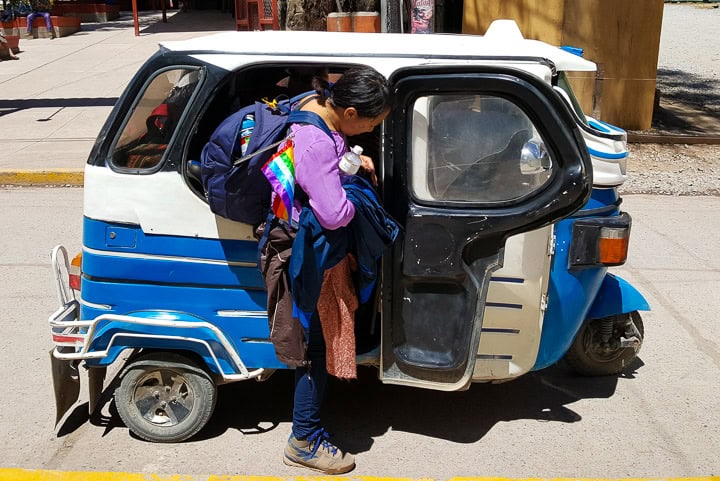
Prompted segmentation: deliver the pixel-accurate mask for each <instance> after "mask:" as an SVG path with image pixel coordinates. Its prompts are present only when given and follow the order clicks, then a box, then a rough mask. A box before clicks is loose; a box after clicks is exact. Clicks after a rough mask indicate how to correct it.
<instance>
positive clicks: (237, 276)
mask: <svg viewBox="0 0 720 481" xmlns="http://www.w3.org/2000/svg"><path fill="white" fill-rule="evenodd" d="M106 252H107V251H102V252H99V251H95V252H90V251H87V250H85V251H84V252H83V265H82V269H83V275H84V276H85V277H90V278H96V279H105V280H110V279H114V280H120V281H127V282H143V283H155V284H174V285H177V286H178V287H181V288H183V287H190V286H196V287H197V286H216V287H227V288H236V289H237V288H242V289H249V290H258V291H261V290H263V291H264V290H265V282H264V281H263V278H262V275H261V274H260V271H259V270H258V268H257V267H256V266H253V267H243V266H232V265H227V264H222V263H219V264H209V263H204V262H202V261H194V260H190V259H187V258H167V259H160V258H148V257H142V254H141V255H139V256H138V257H122V256H116V255H113V254H112V253H111V252H107V253H106ZM88 300H89V299H88ZM91 302H94V301H91Z"/></svg>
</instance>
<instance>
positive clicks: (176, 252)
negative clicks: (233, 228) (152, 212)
mask: <svg viewBox="0 0 720 481" xmlns="http://www.w3.org/2000/svg"><path fill="white" fill-rule="evenodd" d="M115 227H116V228H119V229H122V230H125V231H126V230H133V231H134V233H135V245H133V246H129V247H120V246H112V247H110V246H108V244H110V241H111V239H110V238H109V233H110V231H112V229H113V228H115ZM124 236H128V234H127V233H126V234H124ZM83 245H84V246H85V247H88V248H90V249H97V250H108V251H117V252H138V253H143V254H152V255H163V256H176V257H189V258H204V259H212V260H222V261H225V260H226V261H230V262H248V263H253V264H255V263H257V242H255V241H244V240H227V239H222V240H221V239H204V238H199V237H183V236H168V235H155V234H146V233H145V232H144V231H143V230H142V228H141V227H140V226H139V225H135V224H119V223H111V222H104V221H99V220H95V219H90V218H88V217H85V218H84V220H83Z"/></svg>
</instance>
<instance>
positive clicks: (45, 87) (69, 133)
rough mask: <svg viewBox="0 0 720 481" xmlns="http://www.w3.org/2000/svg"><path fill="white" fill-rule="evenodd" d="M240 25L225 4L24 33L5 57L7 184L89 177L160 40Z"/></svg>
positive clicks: (1, 177)
mask: <svg viewBox="0 0 720 481" xmlns="http://www.w3.org/2000/svg"><path fill="white" fill-rule="evenodd" d="M232 30H235V22H234V17H233V16H232V15H231V14H230V13H222V12H220V11H218V10H194V11H188V12H176V11H169V12H168V22H167V23H163V22H162V18H161V13H160V12H159V11H158V12H142V13H141V17H140V36H138V37H136V36H135V34H134V28H133V21H132V15H131V14H130V13H129V12H121V17H120V18H119V19H118V20H116V21H113V22H105V23H83V24H82V30H81V31H80V32H77V33H75V34H73V35H70V36H68V37H61V38H57V39H54V40H50V39H41V38H38V39H25V38H22V39H21V40H20V53H19V57H20V60H17V61H10V60H7V61H2V62H0V92H2V93H1V94H0V132H1V134H0V185H3V184H20V185H22V184H53V185H58V184H59V185H63V184H68V185H82V171H83V168H84V165H85V162H86V161H87V157H88V154H89V153H90V149H91V148H92V145H93V143H94V141H95V138H96V137H97V135H98V133H99V131H100V128H101V127H102V125H103V123H104V122H105V119H106V118H107V116H108V114H109V113H110V111H111V109H112V106H113V105H114V104H115V101H116V100H117V98H118V97H119V96H120V94H122V92H123V90H124V88H125V86H126V85H127V84H128V82H129V81H130V79H131V78H132V76H133V75H134V74H135V72H136V71H137V69H138V68H139V67H140V65H142V63H143V62H144V61H145V60H146V59H147V58H149V57H150V56H151V55H152V54H153V53H155V52H156V51H157V49H158V43H159V42H163V41H167V40H182V39H187V38H193V37H198V36H202V35H207V34H211V33H216V32H217V31H232Z"/></svg>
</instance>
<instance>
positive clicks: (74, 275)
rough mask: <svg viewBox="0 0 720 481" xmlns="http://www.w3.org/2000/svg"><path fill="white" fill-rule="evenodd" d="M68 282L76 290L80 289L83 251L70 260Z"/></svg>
mask: <svg viewBox="0 0 720 481" xmlns="http://www.w3.org/2000/svg"><path fill="white" fill-rule="evenodd" d="M68 277H69V280H68V284H70V288H71V289H73V290H76V291H79V290H80V278H81V277H82V252H80V253H79V254H78V255H76V256H75V257H73V260H72V261H70V272H68Z"/></svg>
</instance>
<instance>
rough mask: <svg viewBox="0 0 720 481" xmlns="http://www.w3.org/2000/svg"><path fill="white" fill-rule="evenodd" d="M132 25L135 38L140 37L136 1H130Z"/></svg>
mask: <svg viewBox="0 0 720 481" xmlns="http://www.w3.org/2000/svg"><path fill="white" fill-rule="evenodd" d="M132 9H133V24H134V25H135V36H136V37H139V36H140V24H139V22H138V9H137V0H132Z"/></svg>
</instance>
